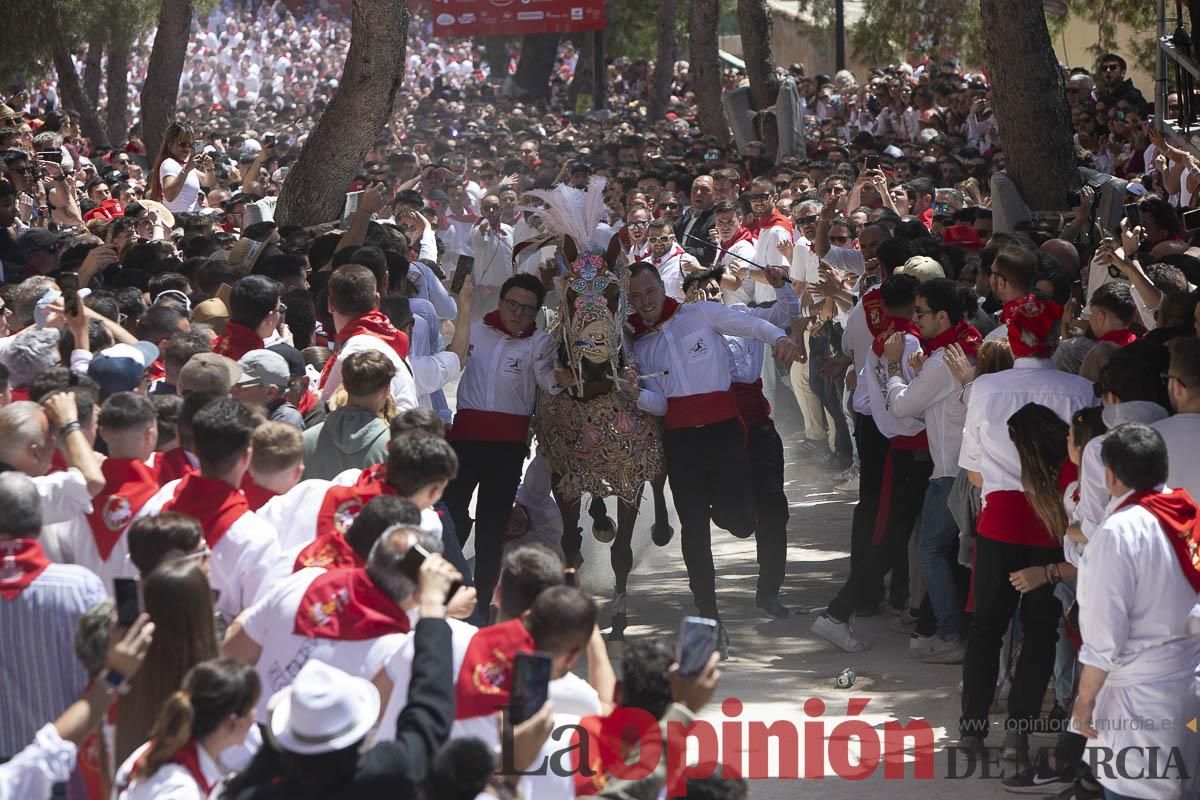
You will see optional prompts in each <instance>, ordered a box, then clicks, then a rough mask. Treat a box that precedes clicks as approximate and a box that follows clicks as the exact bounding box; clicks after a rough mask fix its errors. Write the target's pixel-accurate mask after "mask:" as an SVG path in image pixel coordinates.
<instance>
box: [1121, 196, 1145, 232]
mask: <svg viewBox="0 0 1200 800" xmlns="http://www.w3.org/2000/svg"><path fill="white" fill-rule="evenodd" d="M1141 224H1142V210H1141V208H1139V207H1138V204H1137V203H1126V204H1125V226H1126V227H1127V228H1129V230H1133V229H1134V228H1136V227H1138V226H1139V225H1141Z"/></svg>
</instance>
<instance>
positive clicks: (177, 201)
mask: <svg viewBox="0 0 1200 800" xmlns="http://www.w3.org/2000/svg"><path fill="white" fill-rule="evenodd" d="M195 146H196V133H195V131H194V130H193V129H192V126H191V125H187V124H180V123H178V122H176V123H173V124H172V125H171V126H170V127H169V128H167V133H166V136H164V137H163V144H162V149H161V150H160V151H159V152H158V158H157V159H155V161H154V169H152V170H150V180H149V181H147V191H146V196H147V197H148V198H149V199H151V200H157V201H159V202H161V203H162V204H163V205H165V206H166V207H167V208H169V209H170V210H171V211H172V212H173V213H175V214H178V213H180V212H187V211H198V210H199V209H200V187H201V186H206V187H207V186H213V185H215V184H216V180H217V178H216V175H214V174H213V160H212V156H208V155H204V154H201V153H194V152H193V151H194V149H195Z"/></svg>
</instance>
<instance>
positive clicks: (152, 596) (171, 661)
mask: <svg viewBox="0 0 1200 800" xmlns="http://www.w3.org/2000/svg"><path fill="white" fill-rule="evenodd" d="M142 596H143V599H144V602H145V606H146V613H148V614H149V615H150V619H151V620H153V621H154V625H155V629H156V631H157V634H156V635H155V637H154V643H153V644H152V645H151V646H150V652H149V653H147V654H146V666H145V668H144V669H143V670H142V673H141V675H139V676H138V679H137V682H136V683H134V684H132V685H131V687H130V690H129V694H127V695H126V696H124V697H122V698H121V703H120V706H119V707H118V712H117V742H116V761H117V763H118V764H119V763H121V762H122V761H124V760H125V759H126V758H128V756H129V754H130V753H132V752H133V751H134V749H135V748H137V747H138V746H139V745H140V744H142V742H144V741H146V738H147V736H148V735H149V733H150V729H151V727H152V726H153V725H154V721H155V720H156V719H157V718H158V712H159V709H160V708H162V704H163V702H164V701H165V700H166V699H167V698H168V697H170V696H171V693H172V692H174V691H175V690H176V689H178V688H179V684H180V683H181V682H182V681H183V677H184V675H186V674H187V672H188V670H190V669H191V668H192V667H194V666H196V665H197V664H199V663H200V662H201V661H206V660H208V659H210V658H216V657H217V655H218V654H219V650H218V648H217V633H216V626H215V624H214V612H213V599H212V588H211V587H210V586H209V583H208V577H207V576H206V575H205V573H204V570H203V569H202V568H201V566H200V563H199V562H198V561H197V560H195V559H187V560H183V559H180V560H176V561H167V562H165V563H163V564H161V565H160V566H159V567H157V568H156V569H155V570H154V571H153V572H151V573H150V574H149V575H147V576H146V578H145V579H144V580H143V581H142Z"/></svg>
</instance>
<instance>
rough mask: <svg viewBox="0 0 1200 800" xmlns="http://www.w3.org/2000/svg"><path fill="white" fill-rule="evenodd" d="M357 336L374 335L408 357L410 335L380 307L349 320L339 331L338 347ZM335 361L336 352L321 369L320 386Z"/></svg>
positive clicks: (323, 384)
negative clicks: (393, 322) (393, 323)
mask: <svg viewBox="0 0 1200 800" xmlns="http://www.w3.org/2000/svg"><path fill="white" fill-rule="evenodd" d="M355 336H373V337H375V338H376V339H378V340H379V341H381V342H383V343H385V344H386V345H387V346H388V347H390V348H392V350H394V351H395V353H396V355H398V356H400V357H401V358H408V337H407V336H406V335H404V332H403V331H401V330H399V329H398V328H396V327H395V326H393V325H392V321H391V320H390V319H388V317H387V314H384V313H383V312H382V311H380V310H379V309H375V310H373V311H368V312H367V313H366V314H361V315H359V316H357V317H355V318H354V319H352V320H350V321H349V322H347V323H346V324H345V325H343V326H342V327H341V329H340V330H339V331H338V332H337V336H336V337H335V339H334V341H336V342H337V347H338V348H339V349H340V348H342V347H344V346H345V345H346V342H348V341H350V340H351V339H353V338H354V337H355ZM335 361H337V355H336V353H335V354H334V355H333V356H331V357H330V359H329V360H328V361H326V362H325V368H324V369H322V370H321V382H320V383H319V384H318V386H321V387H324V386H325V381H326V380H328V379H329V373H330V372H331V371H332V370H333V365H334V362H335Z"/></svg>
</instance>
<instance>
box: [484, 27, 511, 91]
mask: <svg viewBox="0 0 1200 800" xmlns="http://www.w3.org/2000/svg"><path fill="white" fill-rule="evenodd" d="M508 43H509V38H508V37H507V36H485V37H483V53H484V59H485V60H486V61H487V65H488V82H489V83H503V82H504V79H505V78H507V77H508V58H509V55H508Z"/></svg>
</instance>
